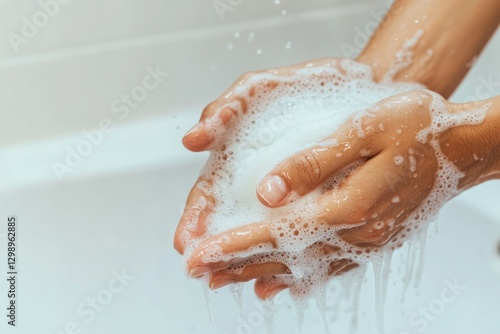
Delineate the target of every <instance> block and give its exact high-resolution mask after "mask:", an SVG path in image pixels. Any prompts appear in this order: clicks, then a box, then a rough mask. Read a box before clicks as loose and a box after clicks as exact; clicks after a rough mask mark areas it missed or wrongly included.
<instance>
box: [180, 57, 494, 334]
mask: <svg viewBox="0 0 500 334" xmlns="http://www.w3.org/2000/svg"><path fill="white" fill-rule="evenodd" d="M415 89H422V86H420V85H418V84H414V83H394V82H390V81H389V80H384V81H383V82H381V83H375V82H374V80H373V73H372V72H371V69H370V68H369V67H368V66H366V65H363V64H360V63H357V62H354V61H349V60H342V61H341V62H340V63H334V62H332V63H330V64H326V65H324V66H322V67H306V68H304V69H299V70H296V71H295V73H294V74H292V75H290V76H288V77H283V76H278V75H276V74H272V73H262V74H257V75H254V76H252V77H250V78H249V79H247V80H245V81H243V82H241V84H240V85H239V86H238V87H237V88H236V89H235V90H234V91H233V92H232V94H233V95H234V96H243V97H244V99H236V100H235V101H236V102H231V103H230V104H228V105H227V106H226V107H230V108H231V109H232V110H234V111H235V112H236V113H237V114H238V117H237V119H236V120H235V121H234V123H232V124H231V125H230V126H228V127H226V126H224V125H222V124H221V121H220V120H219V119H218V117H214V118H212V119H211V120H209V121H208V122H207V123H208V124H207V127H208V129H209V132H210V133H211V134H212V135H213V136H214V137H215V140H214V142H213V143H212V144H211V147H210V151H211V154H210V158H209V160H208V162H207V163H206V165H205V167H204V169H203V171H202V173H201V178H203V179H210V180H212V183H211V184H207V183H203V184H201V185H198V186H199V188H200V190H202V191H203V192H204V193H205V194H206V195H207V196H211V197H212V198H214V201H215V205H212V206H211V208H212V209H213V213H212V214H210V215H209V216H208V217H207V221H206V224H207V231H206V233H205V234H204V235H202V236H200V237H199V238H195V239H189V240H186V241H187V242H188V244H187V246H186V253H185V257H186V259H187V258H189V256H190V255H191V252H192V250H193V248H195V247H196V246H197V245H198V244H199V243H200V242H202V241H203V240H205V239H206V238H207V237H209V236H212V235H218V234H220V233H223V232H225V231H227V230H229V229H232V228H236V227H240V226H244V225H249V224H253V223H257V222H267V223H270V229H271V234H272V236H273V237H274V238H275V240H276V246H277V247H276V248H274V247H273V245H256V246H254V247H252V248H251V249H248V250H246V251H243V252H239V253H238V254H237V257H236V256H235V255H234V254H233V255H226V254H224V253H223V252H222V250H221V249H220V248H219V246H217V245H213V246H211V247H208V248H207V249H206V253H205V257H204V259H203V260H204V261H207V262H219V261H229V260H234V258H235V257H236V258H239V259H243V260H239V261H237V262H234V261H233V262H234V264H233V265H232V266H231V267H230V268H228V269H227V271H229V272H235V273H238V272H241V270H242V269H243V268H244V267H245V266H246V265H248V264H255V263H265V262H281V263H284V264H285V265H287V266H288V268H289V269H290V271H291V273H290V274H285V275H279V276H274V277H268V278H266V279H265V281H266V282H267V283H268V284H275V283H279V284H286V285H288V286H289V287H290V291H291V293H292V295H293V296H295V297H297V298H299V299H300V298H301V297H302V298H306V297H309V296H311V295H318V296H323V297H324V294H325V285H326V282H327V281H328V279H329V274H330V271H331V269H332V268H331V267H330V263H331V262H333V261H338V260H343V261H347V264H352V263H357V264H359V265H360V266H361V267H362V268H364V267H366V266H367V265H368V264H371V265H372V266H373V269H374V273H375V276H376V285H377V291H376V296H377V305H378V308H380V307H382V306H381V305H382V303H383V299H384V298H385V294H386V286H385V285H384V284H386V282H387V276H388V272H389V265H390V256H389V255H390V254H391V253H392V251H393V250H394V249H395V248H396V247H398V246H400V245H401V243H402V242H403V241H404V240H406V239H409V238H410V237H411V236H412V235H415V233H416V232H417V231H419V230H421V229H425V227H426V226H427V223H428V222H429V221H430V220H431V219H432V218H433V217H434V216H435V214H436V213H437V211H438V210H439V208H440V207H441V206H442V205H443V204H444V203H445V202H446V201H447V200H448V199H450V198H451V197H453V196H455V195H456V194H458V192H459V190H458V182H459V179H460V178H461V177H463V173H462V172H461V171H460V170H458V168H457V167H456V166H454V165H453V164H452V163H451V162H450V161H449V160H448V159H447V158H446V156H445V155H444V154H443V153H442V152H441V149H440V146H439V142H438V139H437V138H438V135H439V134H440V133H442V132H444V131H446V129H449V128H450V127H453V126H459V125H465V124H478V123H480V122H482V120H483V119H484V117H485V114H486V111H487V109H488V108H489V106H488V105H485V106H484V107H482V108H479V109H477V110H474V111H472V112H462V113H457V114H450V113H449V112H448V111H447V109H446V105H445V101H444V99H443V98H441V97H440V96H439V95H437V94H435V93H432V92H429V91H426V92H425V93H422V95H421V97H420V98H419V102H418V104H419V105H420V102H421V101H422V99H429V98H430V99H432V101H431V103H430V106H429V109H430V116H431V124H430V125H429V126H428V127H427V128H425V129H422V130H421V131H420V132H419V133H418V135H417V138H416V139H417V140H419V141H420V142H422V143H425V142H427V141H429V143H430V145H431V146H432V148H433V149H434V153H435V156H436V159H437V163H438V170H437V173H436V181H435V184H434V187H433V188H432V190H431V191H430V193H429V195H428V197H427V198H426V199H425V200H424V201H423V202H422V204H421V205H420V206H419V207H418V208H416V209H415V210H414V211H413V213H412V214H411V215H410V216H409V217H408V218H407V219H406V221H405V222H404V223H403V226H404V231H403V233H400V235H398V236H397V238H393V239H392V240H391V242H389V243H388V244H387V245H385V246H383V247H358V246H355V245H351V244H349V243H347V242H345V241H344V240H343V239H342V238H340V237H339V236H338V234H337V231H340V230H343V229H347V228H352V227H354V226H359V225H363V224H365V222H364V221H360V222H359V224H358V225H349V226H343V225H336V226H333V225H330V224H321V223H318V221H317V220H316V217H318V216H319V214H320V212H318V211H317V209H316V207H317V205H316V200H317V198H318V197H319V196H321V194H323V193H324V192H325V191H327V190H330V189H332V188H334V187H335V186H336V185H338V184H339V183H340V182H342V180H344V179H345V178H346V177H347V176H348V175H349V174H350V173H353V172H355V170H356V168H358V167H359V166H360V165H362V164H363V163H364V161H363V160H360V161H358V162H356V163H355V164H353V165H351V166H349V167H348V168H346V169H345V170H344V171H343V172H342V173H339V174H337V175H336V176H335V177H333V178H331V179H329V180H327V181H326V182H325V183H324V184H323V186H322V187H318V188H317V189H316V190H314V191H312V192H311V193H309V194H307V195H306V196H303V197H299V196H296V197H295V199H294V201H293V202H292V203H290V204H288V205H286V206H284V207H280V208H274V209H270V208H267V207H264V206H263V205H262V204H261V203H260V202H259V201H258V199H257V197H256V195H255V188H256V186H257V184H258V183H259V181H260V180H261V179H262V178H263V177H264V176H265V175H266V174H267V173H269V172H270V171H271V170H272V169H273V168H274V167H275V166H277V165H278V164H279V163H280V162H282V161H284V160H286V159H287V158H289V157H290V156H292V155H293V154H294V153H297V152H299V151H302V150H303V149H306V148H308V147H311V146H312V145H316V144H317V143H319V145H320V146H325V147H338V146H339V145H340V144H339V141H338V140H337V139H336V138H328V139H325V138H327V137H328V136H330V135H331V134H332V133H334V132H335V130H336V129H338V128H339V126H340V125H342V124H343V123H344V122H346V121H347V120H349V119H352V120H353V126H354V127H355V128H356V129H357V131H358V136H359V137H360V138H363V137H364V133H363V130H362V127H361V120H362V118H364V117H374V113H375V112H376V111H377V110H378V108H379V107H378V106H374V105H375V104H376V103H377V102H378V101H380V100H382V99H384V98H386V97H389V96H393V95H395V94H398V93H402V92H406V91H411V90H415ZM222 109H223V108H221V110H222ZM378 127H379V128H380V130H384V125H383V124H380V125H379V126H378ZM410 153H411V154H412V152H410ZM368 155H369V152H368V151H366V152H363V153H362V156H368ZM402 159H403V157H402V156H396V157H394V163H395V164H396V165H400V164H401V163H402V162H403V160H402ZM409 161H410V169H411V172H414V171H415V170H416V161H415V158H414V157H413V155H410V157H409ZM414 175H415V174H414ZM392 202H393V203H398V202H399V197H394V198H393V199H392ZM196 205H197V206H200V207H204V206H206V205H210V203H209V202H207V201H204V200H200V201H199V203H197V204H196ZM395 218H397V217H395ZM394 224H395V220H394V219H390V220H388V221H380V222H378V223H377V224H376V225H375V226H374V228H375V229H377V228H380V229H381V228H385V227H386V226H387V227H388V228H389V230H393V229H394ZM327 245H334V246H335V248H332V247H328V246H327ZM420 246H421V247H423V241H420ZM388 254H389V255H388ZM414 256H415V255H414V254H412V255H411V259H408V261H407V263H408V265H410V266H413V264H414V262H415V261H416V260H415V258H414ZM354 270H357V269H354ZM360 272H361V273H364V271H361V270H360ZM410 276H411V274H410ZM409 279H410V278H408V280H409ZM384 282H385V283H384ZM360 284H361V283H360ZM379 329H380V326H379ZM381 330H382V329H381Z"/></svg>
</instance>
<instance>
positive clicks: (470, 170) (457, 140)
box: [440, 97, 500, 188]
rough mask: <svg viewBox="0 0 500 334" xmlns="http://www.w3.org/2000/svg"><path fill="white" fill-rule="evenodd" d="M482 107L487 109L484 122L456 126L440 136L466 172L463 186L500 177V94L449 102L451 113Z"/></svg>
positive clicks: (457, 163)
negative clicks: (482, 98) (460, 102)
mask: <svg viewBox="0 0 500 334" xmlns="http://www.w3.org/2000/svg"><path fill="white" fill-rule="evenodd" d="M488 106H489V107H488ZM480 108H487V111H486V113H485V118H484V120H483V121H482V122H481V123H480V124H476V125H461V126H456V127H453V128H451V129H449V130H447V131H446V132H444V133H443V134H442V136H441V138H440V144H441V149H442V151H443V153H444V154H445V155H446V156H447V157H448V159H449V160H451V161H452V162H453V163H454V164H455V165H456V166H457V168H458V169H460V170H461V171H462V172H463V173H464V174H465V175H464V177H463V178H462V179H461V180H460V183H459V187H460V188H470V187H472V186H474V185H476V184H479V183H482V182H485V181H488V180H492V179H499V178H500V136H498V130H499V129H500V97H496V98H492V99H489V100H484V101H477V102H470V103H463V104H454V103H449V111H450V112H451V113H459V112H471V111H474V110H478V109H480Z"/></svg>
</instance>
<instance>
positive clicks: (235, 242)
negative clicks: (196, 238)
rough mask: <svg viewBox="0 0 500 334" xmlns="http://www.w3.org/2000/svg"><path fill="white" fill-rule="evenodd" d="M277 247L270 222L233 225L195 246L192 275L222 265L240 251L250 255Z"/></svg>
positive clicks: (192, 256) (201, 273) (190, 265)
mask: <svg viewBox="0 0 500 334" xmlns="http://www.w3.org/2000/svg"><path fill="white" fill-rule="evenodd" d="M275 248H276V241H275V239H274V237H273V236H272V235H271V232H270V229H269V225H267V224H264V223H255V224H252V225H247V226H242V227H238V228H234V229H232V230H229V231H227V232H224V233H222V234H219V235H215V236H211V237H209V238H207V239H206V240H204V241H203V242H202V243H201V244H200V245H198V246H197V247H196V248H195V249H194V250H193V253H192V255H191V257H190V258H189V260H188V270H189V275H190V276H192V277H198V276H201V275H203V274H206V273H208V272H210V271H215V270H219V269H223V268H225V267H227V266H228V265H229V263H230V261H231V260H234V258H235V257H237V256H238V253H244V255H245V257H248V256H251V255H254V254H256V253H262V252H264V251H272V250H273V249H275ZM227 255H229V256H227Z"/></svg>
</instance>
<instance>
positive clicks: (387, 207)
mask: <svg viewBox="0 0 500 334" xmlns="http://www.w3.org/2000/svg"><path fill="white" fill-rule="evenodd" d="M486 109H487V106H483V107H479V108H477V109H474V110H463V107H462V106H461V105H457V104H452V103H450V102H448V101H446V100H445V99H443V98H442V97H441V96H439V95H438V94H436V93H433V92H430V91H426V90H418V91H413V92H408V93H404V94H399V95H396V96H393V97H390V98H387V99H385V100H383V101H380V102H379V103H378V104H377V105H376V106H374V107H372V108H370V109H368V110H365V111H363V112H360V113H359V114H356V115H355V116H354V117H352V118H351V119H350V120H349V121H348V122H346V123H344V124H343V125H342V126H341V127H340V128H339V129H338V130H337V131H335V132H334V133H333V134H332V135H331V136H330V137H329V138H326V139H329V140H330V142H332V143H335V144H333V145H329V146H325V145H323V144H321V145H320V144H318V145H312V146H311V147H310V148H308V149H306V150H304V151H302V152H299V153H297V154H295V155H294V156H292V157H290V158H289V159H287V160H286V161H284V162H282V163H281V164H279V165H278V166H277V167H276V168H275V169H274V170H272V171H271V172H270V173H269V174H268V175H267V176H266V177H264V178H263V180H262V181H261V183H260V184H259V185H258V187H257V196H258V198H259V200H260V201H261V202H262V204H263V205H265V206H268V207H270V208H275V207H280V206H284V205H287V204H288V203H290V201H291V200H292V199H293V198H296V197H297V195H298V196H304V195H306V194H308V193H309V192H311V191H312V190H314V189H316V188H317V187H325V184H329V186H328V187H325V189H324V191H323V193H322V195H321V196H319V197H318V198H317V200H316V206H317V209H318V210H316V211H317V212H320V213H319V214H318V216H317V217H316V219H315V221H316V223H315V224H316V226H310V227H309V229H310V231H311V233H314V231H317V230H321V231H324V228H325V227H328V226H331V227H334V228H333V229H332V232H331V233H332V234H335V236H332V238H331V239H332V240H331V241H332V242H331V243H325V240H323V239H321V238H320V235H319V233H318V240H317V242H316V243H313V244H311V245H310V246H309V247H316V248H318V247H319V248H320V249H322V250H324V252H323V253H321V252H319V253H318V252H317V253H318V254H324V256H325V258H327V259H328V261H329V262H330V266H331V268H332V270H329V274H330V275H337V274H341V273H343V272H345V271H347V270H350V269H352V268H354V267H356V266H357V264H356V263H355V262H353V261H352V259H351V258H350V257H348V256H346V257H345V258H342V256H343V255H346V254H342V250H341V249H340V248H339V247H338V245H336V244H335V240H337V241H341V242H342V243H347V244H349V245H353V246H354V247H355V248H356V249H358V251H360V252H362V251H363V249H365V250H367V249H374V248H375V249H376V248H379V247H391V248H395V247H398V246H399V245H400V244H401V243H402V242H403V241H404V239H405V237H407V235H408V234H409V233H411V229H413V228H415V229H416V228H417V226H416V225H415V223H416V222H418V221H419V220H420V221H421V220H423V221H425V219H423V218H425V217H427V216H429V215H432V214H433V213H434V212H435V209H438V208H437V207H436V205H438V206H439V203H437V202H439V200H441V201H444V200H446V199H448V198H449V197H451V196H453V195H455V194H456V193H457V191H458V189H463V188H466V187H468V186H470V185H471V184H472V183H473V182H474V180H475V179H477V176H478V175H480V174H481V173H482V172H484V168H483V167H481V166H485V165H484V164H476V163H474V161H475V160H476V158H477V157H476V154H473V151H472V147H475V145H473V144H474V143H477V140H478V136H476V135H475V133H476V132H475V131H471V128H473V127H474V125H473V124H478V123H480V122H481V121H482V119H484V115H485V110H486ZM464 119H465V120H466V121H464ZM468 124H470V125H468ZM322 142H324V141H322ZM473 156H474V158H472V157H473ZM448 162H449V163H448ZM452 163H453V164H452ZM443 168H444V169H446V168H448V169H450V168H451V170H450V171H449V173H448V174H446V173H445V174H442V173H441V174H440V173H438V171H440V170H442V169H443ZM346 171H347V172H346ZM450 173H451V174H450ZM453 173H454V174H453ZM338 175H343V176H342V177H340V178H337V182H333V183H332V182H328V181H329V180H331V179H332V178H333V177H335V176H338ZM440 175H441V176H440ZM443 175H444V177H445V178H446V177H450V175H451V179H453V176H456V180H458V181H457V184H456V185H455V184H453V182H454V180H451V179H450V180H448V181H447V180H440V182H437V180H436V178H437V177H443ZM204 182H206V181H204ZM437 183H439V185H440V186H444V187H447V186H449V187H450V189H442V190H443V191H445V192H446V191H448V195H446V196H441V197H440V198H436V196H438V195H439V194H440V193H439V191H437V192H436V189H435V186H436V184H437ZM195 189H198V188H196V187H195ZM198 191H201V190H194V192H195V193H194V194H193V195H192V196H190V199H188V208H190V209H188V211H187V214H185V215H184V216H183V219H186V220H188V218H186V217H191V216H202V215H206V214H207V213H206V212H207V211H206V210H205V208H207V207H210V205H213V203H210V200H208V201H205V202H208V203H204V204H203V205H200V204H196V203H195V200H194V198H196V192H198ZM436 194H437V195H436ZM441 194H443V192H441ZM430 195H432V196H434V197H433V198H430ZM438 197H439V196H438ZM430 201H434V203H431V202H430ZM432 205H434V206H432ZM203 210H205V211H203ZM190 212H191V213H190ZM192 212H195V213H192ZM410 216H411V217H410ZM201 218H202V219H201V220H203V217H201ZM409 218H411V219H409ZM408 220H411V221H412V222H413V225H412V226H409V225H407V222H408ZM187 225H188V224H187ZM198 226H199V225H198ZM277 244H278V240H277V236H276V234H275V233H273V232H272V227H271V225H270V224H268V223H266V222H256V223H255V224H252V225H248V226H243V227H239V228H237V229H234V230H230V231H227V232H224V233H222V234H220V235H215V236H211V237H209V238H207V239H206V240H204V241H203V242H201V243H200V244H199V245H198V246H197V247H196V248H195V249H194V250H193V252H192V253H191V256H190V258H189V260H188V268H189V270H190V275H191V276H193V277H197V276H200V275H203V274H207V273H208V274H210V280H211V287H212V288H219V287H221V286H224V285H227V284H230V283H234V282H241V281H248V280H251V279H257V281H256V292H257V294H258V295H259V296H260V297H261V298H267V297H270V296H272V295H274V294H275V293H276V292H278V291H280V290H282V289H284V288H286V287H287V285H286V284H284V283H283V282H284V281H283V280H280V279H277V278H279V276H277V275H287V274H288V275H289V274H290V270H289V268H288V267H287V266H286V265H284V264H283V263H280V262H276V261H274V260H273V259H275V258H276V257H270V256H269V254H271V253H273V252H274V251H280V250H279V249H276V248H277ZM214 245H217V247H218V249H220V250H221V251H222V253H224V255H226V258H227V257H229V258H230V259H229V260H227V261H218V262H210V261H207V258H206V256H205V255H206V253H207V252H208V250H210V249H213V246H214ZM258 246H260V247H268V251H267V253H256V254H253V255H250V256H248V255H245V256H243V255H242V254H243V253H245V254H248V250H249V249H255V248H256V247H258ZM264 249H265V248H264ZM333 253H335V255H336V256H334V257H329V256H330V255H331V254H333ZM330 259H331V261H330ZM234 267H237V268H240V269H241V268H242V270H239V271H236V272H235V271H234V270H232V269H233V268H234Z"/></svg>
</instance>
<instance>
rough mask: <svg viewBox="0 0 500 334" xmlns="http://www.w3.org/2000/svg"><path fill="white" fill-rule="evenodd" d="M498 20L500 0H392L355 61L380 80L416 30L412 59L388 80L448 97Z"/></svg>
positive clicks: (499, 17)
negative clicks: (367, 66) (370, 68)
mask: <svg viewBox="0 0 500 334" xmlns="http://www.w3.org/2000/svg"><path fill="white" fill-rule="evenodd" d="M499 23H500V1H499V0H477V1H470V0H434V1H432V0H429V1H427V0H396V2H395V3H394V4H393V6H392V8H391V10H390V11H389V13H388V15H387V16H386V18H385V19H384V21H383V22H382V23H381V25H380V26H379V28H378V29H377V31H376V32H375V33H374V35H373V37H372V38H371V40H370V42H369V43H368V45H367V46H366V48H365V49H364V50H363V52H362V53H361V55H360V56H359V57H358V60H359V61H361V62H365V63H368V64H370V65H372V66H373V67H374V72H375V77H376V79H378V80H380V79H381V78H382V77H383V76H384V74H385V73H387V72H388V71H389V70H390V68H391V66H392V65H393V60H394V59H395V56H396V53H397V52H398V51H399V50H401V49H402V47H403V45H404V43H405V41H406V40H408V39H411V38H412V37H414V36H416V34H417V33H418V32H419V30H421V31H422V32H423V35H422V36H421V37H420V39H419V40H418V42H417V44H416V45H415V46H414V47H413V48H412V50H411V52H412V53H413V61H412V63H411V64H410V65H409V66H408V67H406V68H404V69H402V70H401V71H400V72H398V73H397V74H396V75H395V76H394V78H393V79H394V80H399V81H415V82H419V83H422V84H423V85H425V86H426V87H427V88H429V89H431V90H433V91H436V92H438V93H440V94H441V95H443V96H444V97H448V96H449V95H451V93H453V91H454V90H455V88H456V87H457V86H458V85H459V83H460V81H461V80H462V79H463V77H464V76H465V75H466V74H467V71H468V70H469V69H470V65H471V63H472V61H473V59H474V57H476V56H477V55H479V53H480V52H481V50H482V49H483V47H484V46H485V44H486V43H487V42H488V40H489V38H490V37H491V35H492V34H493V33H494V32H495V30H496V28H497V26H498V25H499Z"/></svg>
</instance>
